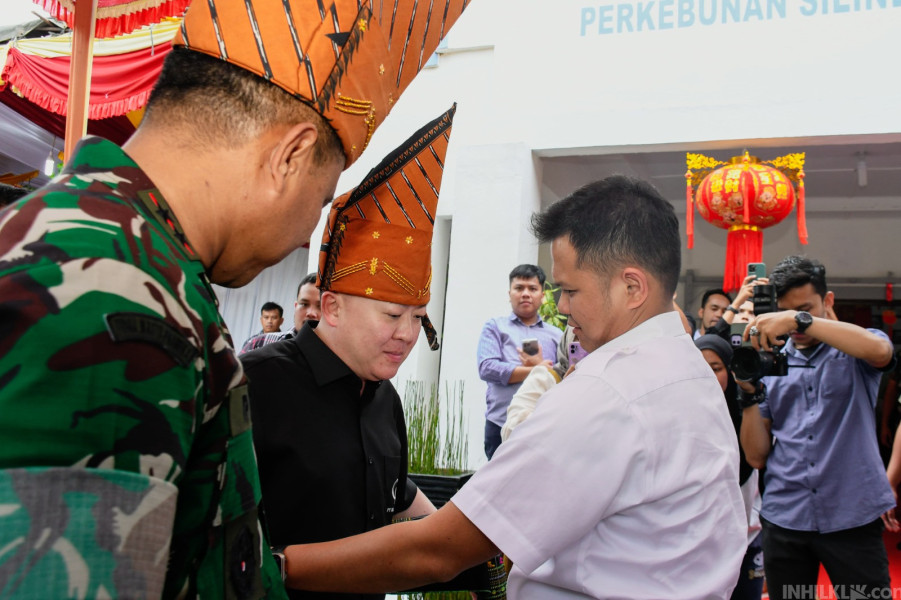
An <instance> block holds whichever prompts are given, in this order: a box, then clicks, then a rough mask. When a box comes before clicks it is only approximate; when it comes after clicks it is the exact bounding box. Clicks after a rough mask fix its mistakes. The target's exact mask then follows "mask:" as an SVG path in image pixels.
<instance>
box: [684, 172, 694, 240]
mask: <svg viewBox="0 0 901 600" xmlns="http://www.w3.org/2000/svg"><path fill="white" fill-rule="evenodd" d="M693 196H694V193H693V190H692V189H691V171H687V172H686V173H685V235H686V236H687V237H688V249H689V250H690V249H692V248H694V247H695V205H694V201H693V200H694V198H693Z"/></svg>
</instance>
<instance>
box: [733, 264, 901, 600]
mask: <svg viewBox="0 0 901 600" xmlns="http://www.w3.org/2000/svg"><path fill="white" fill-rule="evenodd" d="M770 282H771V283H772V285H773V287H774V288H775V297H776V302H777V305H778V311H775V312H768V313H765V314H758V315H757V316H756V317H755V319H754V320H753V321H752V322H751V323H750V325H749V326H748V327H747V329H746V330H745V333H744V339H745V340H748V341H750V342H751V345H752V346H753V350H754V351H756V354H757V359H758V360H757V364H756V366H757V368H756V370H755V369H754V368H748V365H747V364H744V365H743V366H744V367H745V368H744V369H742V368H738V367H741V366H742V365H739V364H737V361H736V360H733V364H732V367H733V372H734V373H735V375H736V379H743V380H745V383H744V385H742V388H743V391H742V392H741V393H740V394H739V403H740V405H741V406H742V409H743V414H742V426H741V445H742V448H743V449H744V451H745V456H746V457H747V460H748V462H749V463H750V464H751V465H752V466H754V467H756V468H758V469H762V468H763V467H764V466H765V467H766V474H765V484H766V485H765V491H764V495H763V507H762V509H761V513H760V514H761V523H762V525H763V554H764V562H765V570H766V577H767V588H768V590H769V594H770V598H773V599H774V600H779V599H781V598H782V597H783V596H784V595H786V594H791V593H798V592H801V591H804V590H813V589H814V588H813V586H815V585H816V583H817V577H818V572H819V566H820V565H821V564H822V565H823V566H824V567H825V569H826V572H827V573H828V575H829V578H830V580H831V581H832V584H833V586H840V587H837V588H836V594H837V597H845V596H846V595H847V594H848V592H849V586H866V591H867V593H871V592H870V590H872V589H874V588H876V589H883V590H887V589H890V580H889V573H888V559H887V557H886V552H885V545H884V543H883V541H882V530H883V525H884V526H885V527H888V528H889V529H891V530H893V531H897V530H898V523H897V521H896V520H895V517H894V508H895V498H894V495H893V492H892V489H891V487H890V486H889V484H888V480H887V478H886V476H885V471H884V468H883V464H882V459H881V458H880V455H879V449H878V445H877V443H876V423H875V406H876V391H877V388H878V386H879V379H880V377H881V374H882V372H883V371H885V370H887V369H891V368H892V367H893V366H894V360H893V354H892V345H891V343H890V342H889V340H888V337H887V336H886V335H885V334H884V333H883V332H881V331H879V330H877V329H864V328H862V327H859V326H857V325H853V324H850V323H842V322H840V321H837V320H835V318H834V313H832V311H831V309H832V306H833V304H834V302H835V298H834V295H833V293H832V292H830V291H827V289H826V269H825V267H823V265H822V264H820V263H819V262H817V261H815V260H812V259H809V258H806V257H801V256H789V257H787V258H785V259H783V260H782V262H780V263H779V264H778V265H777V266H776V268H775V269H774V270H773V272H772V274H771V275H770ZM761 287H763V286H761ZM757 306H758V303H757V302H756V301H755V307H757ZM756 312H758V313H759V312H760V311H756ZM787 334H789V335H790V339H788V341H783V340H784V339H785V337H784V336H786V335H787ZM738 354H739V353H738V352H736V358H738ZM745 354H746V356H747V353H745ZM753 355H754V353H751V356H753ZM751 362H753V361H751ZM748 384H754V385H753V387H752V386H751V385H748ZM749 388H751V389H752V390H753V391H750V390H749ZM880 517H881V519H880ZM796 586H810V587H807V588H800V589H799V588H798V587H796ZM855 589H856V590H860V588H859V587H855Z"/></svg>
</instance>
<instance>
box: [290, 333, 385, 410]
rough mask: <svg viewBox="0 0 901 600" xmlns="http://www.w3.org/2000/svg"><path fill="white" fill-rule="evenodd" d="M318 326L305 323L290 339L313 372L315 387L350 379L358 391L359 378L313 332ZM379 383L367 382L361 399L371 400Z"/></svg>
mask: <svg viewBox="0 0 901 600" xmlns="http://www.w3.org/2000/svg"><path fill="white" fill-rule="evenodd" d="M318 324H319V322H318V321H307V322H305V323H304V324H303V327H301V328H300V331H299V332H298V333H297V335H296V336H294V337H293V338H291V339H293V340H294V343H295V344H297V347H298V349H299V350H300V352H301V354H303V356H304V358H306V359H307V362H308V363H309V365H310V368H311V369H312V371H313V378H314V379H315V381H316V385H317V386H319V387H322V386H325V385H327V384H329V383H333V382H335V381H338V380H339V379H344V378H350V379H352V381H353V383H354V385H355V386H357V387H356V389H357V390H359V389H360V388H359V386H360V381H361V379H360V377H358V376H357V374H356V373H354V372H353V371H352V370H351V369H350V367H348V366H347V365H346V364H345V363H344V361H343V360H341V358H340V357H338V355H337V354H335V353H334V352H333V351H332V349H331V348H329V347H328V346H327V345H326V343H325V342H324V341H322V338H320V337H319V336H318V335H316V332H315V331H313V328H314V327H315V326H316V325H318ZM381 383H382V382H381V381H367V382H366V387H365V389H364V394H363V397H364V398H371V397H372V394H373V393H374V392H375V390H376V388H378V387H379V385H381Z"/></svg>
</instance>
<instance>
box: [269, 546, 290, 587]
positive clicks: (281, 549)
mask: <svg viewBox="0 0 901 600" xmlns="http://www.w3.org/2000/svg"><path fill="white" fill-rule="evenodd" d="M269 550H270V551H271V552H272V558H274V559H275V564H276V565H278V574H279V575H280V576H281V578H282V581H285V580H286V579H287V578H288V559H287V558H285V546H278V547H272V548H270V549H269Z"/></svg>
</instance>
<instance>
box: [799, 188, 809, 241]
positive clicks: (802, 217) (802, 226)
mask: <svg viewBox="0 0 901 600" xmlns="http://www.w3.org/2000/svg"><path fill="white" fill-rule="evenodd" d="M798 239H799V240H801V243H802V244H807V215H806V211H805V204H804V171H800V172H799V173H798Z"/></svg>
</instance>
